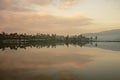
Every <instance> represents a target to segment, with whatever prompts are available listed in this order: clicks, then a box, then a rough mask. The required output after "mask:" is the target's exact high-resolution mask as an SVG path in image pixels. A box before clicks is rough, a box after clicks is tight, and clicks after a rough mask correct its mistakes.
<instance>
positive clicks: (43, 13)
mask: <svg viewBox="0 0 120 80" xmlns="http://www.w3.org/2000/svg"><path fill="white" fill-rule="evenodd" d="M111 29H120V0H0V31H1V32H2V31H5V32H18V33H56V34H65V35H67V34H80V33H88V32H97V31H104V30H111Z"/></svg>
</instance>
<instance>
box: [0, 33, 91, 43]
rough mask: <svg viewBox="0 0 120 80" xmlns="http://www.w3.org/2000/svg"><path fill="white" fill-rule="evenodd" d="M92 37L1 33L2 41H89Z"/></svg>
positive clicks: (0, 38)
mask: <svg viewBox="0 0 120 80" xmlns="http://www.w3.org/2000/svg"><path fill="white" fill-rule="evenodd" d="M90 40H91V39H90V38H86V37H84V36H82V35H74V36H69V35H67V36H62V35H56V34H40V33H37V34H36V35H29V34H26V33H24V34H18V33H5V32H2V33H0V42H5V43H7V42H14V43H15V42H30V41H53V42H89V41H90Z"/></svg>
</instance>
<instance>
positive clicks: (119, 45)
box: [0, 41, 120, 51]
mask: <svg viewBox="0 0 120 80" xmlns="http://www.w3.org/2000/svg"><path fill="white" fill-rule="evenodd" d="M0 44H1V45H0V49H2V50H3V51H4V50H5V49H6V48H10V49H13V50H17V49H18V48H22V49H26V48H29V47H30V48H32V47H35V48H44V47H47V48H56V46H60V45H61V46H64V45H65V46H67V47H69V45H74V46H79V47H83V46H86V47H97V48H101V49H106V50H112V51H120V42H47V41H42V42H37V41H36V42H18V43H0Z"/></svg>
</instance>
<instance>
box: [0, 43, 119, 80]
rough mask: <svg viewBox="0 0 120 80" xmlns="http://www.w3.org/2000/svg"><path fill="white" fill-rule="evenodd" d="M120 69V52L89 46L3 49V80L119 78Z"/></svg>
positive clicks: (0, 72)
mask: <svg viewBox="0 0 120 80" xmlns="http://www.w3.org/2000/svg"><path fill="white" fill-rule="evenodd" d="M93 45H94V44H93ZM119 68H120V51H113V50H106V49H101V48H97V47H90V46H88V45H87V46H83V47H79V46H78V45H69V47H67V46H66V45H57V46H56V47H55V48H51V47H49V48H47V47H44V48H36V47H32V48H30V47H27V48H26V49H22V48H18V49H17V50H13V49H12V50H11V49H10V48H6V49H5V50H4V51H3V50H2V49H1V50H0V80H33V79H34V80H120V76H119V75H120V69H119Z"/></svg>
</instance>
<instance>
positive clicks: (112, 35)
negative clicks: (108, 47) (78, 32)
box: [82, 29, 120, 41]
mask: <svg viewBox="0 0 120 80" xmlns="http://www.w3.org/2000/svg"><path fill="white" fill-rule="evenodd" d="M82 35H84V36H85V37H89V38H90V37H93V39H95V37H96V36H97V37H98V39H97V40H98V41H120V29H114V30H109V31H103V32H98V33H87V34H82Z"/></svg>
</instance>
